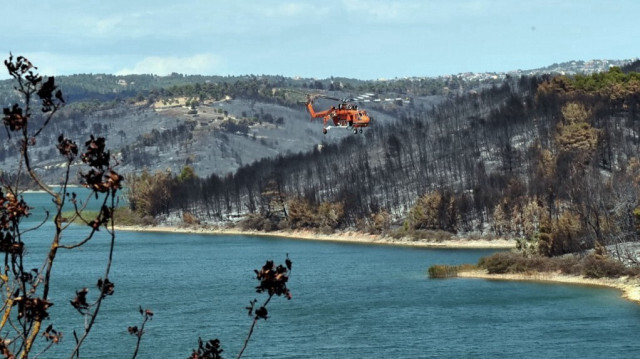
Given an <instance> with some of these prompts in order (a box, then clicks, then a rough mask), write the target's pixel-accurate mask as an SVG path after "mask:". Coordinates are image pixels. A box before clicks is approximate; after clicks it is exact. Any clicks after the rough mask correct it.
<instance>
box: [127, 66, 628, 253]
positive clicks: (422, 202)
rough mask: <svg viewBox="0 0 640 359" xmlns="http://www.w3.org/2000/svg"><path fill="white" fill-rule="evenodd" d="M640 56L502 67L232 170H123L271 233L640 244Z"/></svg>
mask: <svg viewBox="0 0 640 359" xmlns="http://www.w3.org/2000/svg"><path fill="white" fill-rule="evenodd" d="M637 66H638V64H637V63H632V64H630V65H628V66H625V67H623V68H619V67H613V68H611V69H610V70H609V71H608V72H606V73H598V74H593V75H577V76H560V75H557V76H552V75H542V76H522V77H520V78H512V77H507V79H506V80H505V81H504V82H502V83H499V84H494V85H493V86H490V87H487V88H485V89H483V90H481V91H469V92H463V93H458V94H456V95H453V96H448V97H447V98H446V100H445V101H443V102H442V103H440V104H439V105H436V106H433V107H432V108H424V107H417V106H411V105H409V106H403V107H399V108H396V109H395V110H394V113H393V116H395V118H397V121H395V122H392V123H387V124H383V125H376V126H373V127H372V128H370V129H368V131H366V132H365V134H364V135H362V136H361V135H358V136H353V137H348V138H345V139H343V140H342V141H340V142H339V143H335V144H326V145H324V146H319V147H318V148H317V149H316V150H314V151H311V152H304V153H303V152H301V153H297V154H290V155H280V156H277V157H275V158H264V159H262V160H259V161H256V162H255V163H251V164H248V165H245V166H243V167H241V168H240V169H239V170H238V171H237V172H235V173H232V174H228V175H226V176H223V175H216V174H212V175H209V176H206V177H198V176H197V175H195V174H194V173H193V171H192V169H191V170H190V168H189V167H188V166H186V167H185V169H184V170H183V171H182V173H179V174H171V173H167V172H155V173H154V172H149V171H145V172H143V173H142V174H139V175H136V176H131V177H130V178H128V183H129V186H130V205H131V208H132V209H133V210H134V211H137V212H138V213H140V214H141V215H143V216H145V215H146V216H153V217H157V216H161V215H163V214H164V215H166V214H169V213H175V212H178V213H182V214H183V216H187V217H189V218H190V221H191V222H202V223H207V222H215V221H229V220H236V219H238V218H242V221H240V223H239V225H241V226H244V227H246V228H254V229H259V230H266V231H269V230H275V229H290V228H292V229H296V228H311V229H315V230H318V231H323V232H331V231H334V230H339V229H345V228H356V229H358V230H361V231H367V232H372V233H385V234H390V235H398V236H407V235H421V233H423V232H424V231H437V232H441V233H449V234H451V235H454V234H455V235H465V234H480V235H485V236H487V235H489V236H498V237H509V238H520V239H521V240H522V241H523V243H532V244H533V246H535V250H536V251H538V252H539V253H540V254H544V255H548V256H553V255H560V254H564V253H569V252H579V251H585V250H588V249H591V248H594V246H596V244H598V245H615V244H619V243H623V242H629V241H637V240H638V224H639V222H638V220H639V219H640V206H639V204H638V200H637V198H638V196H637V193H638V185H639V180H640V177H639V175H640V163H639V162H638V158H637V155H636V154H637V153H638V145H639V143H640V142H639V138H638V132H639V131H640V128H639V127H640V126H639V125H640V121H639V114H640V112H639V110H640V107H639V103H640V102H639V100H640V87H639V84H640V82H639V81H638V79H639V78H640V77H639V75H638V73H637V72H635V71H634V70H635V69H636V68H637ZM194 89H195V87H194ZM172 91H177V90H172ZM402 91H404V92H403V93H407V92H409V91H411V90H410V89H409V88H405V89H404V90H398V92H402ZM254 93H256V94H259V93H260V91H258V92H254ZM269 93H270V94H277V93H278V92H277V91H271V92H269Z"/></svg>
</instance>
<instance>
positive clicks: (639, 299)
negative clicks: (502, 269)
mask: <svg viewBox="0 0 640 359" xmlns="http://www.w3.org/2000/svg"><path fill="white" fill-rule="evenodd" d="M458 278H479V279H487V280H508V281H523V282H547V283H558V284H572V285H588V286H596V287H607V288H613V289H618V290H620V291H621V292H622V298H624V299H627V300H629V301H632V302H635V303H637V304H640V279H638V278H629V277H620V278H585V277H582V276H573V275H566V274H559V273H553V272H538V273H506V274H489V273H487V271H486V270H484V269H478V270H466V271H460V272H458Z"/></svg>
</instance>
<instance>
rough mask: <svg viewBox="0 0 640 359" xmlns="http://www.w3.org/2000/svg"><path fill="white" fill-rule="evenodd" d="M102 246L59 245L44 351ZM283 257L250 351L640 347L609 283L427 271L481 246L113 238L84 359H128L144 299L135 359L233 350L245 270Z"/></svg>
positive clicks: (629, 352) (38, 249)
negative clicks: (204, 346)
mask: <svg viewBox="0 0 640 359" xmlns="http://www.w3.org/2000/svg"><path fill="white" fill-rule="evenodd" d="M46 229H47V227H46V226H45V228H43V230H41V231H38V232H36V233H33V234H32V235H31V236H30V238H29V239H28V240H27V244H28V245H29V253H30V255H32V256H33V257H37V258H41V256H39V255H38V254H39V253H42V252H44V251H45V250H46V248H47V247H48V242H49V236H48V235H47V233H46ZM81 229H82V228H79V227H74V228H72V229H71V230H70V232H69V233H68V235H67V237H66V238H67V239H66V240H69V241H71V240H77V239H79V238H81V235H80V233H81ZM106 247H107V239H106V238H105V237H98V238H95V240H93V241H92V242H91V243H89V245H88V246H86V247H84V248H82V249H81V250H76V251H62V252H60V253H59V256H58V262H57V263H56V267H55V270H54V273H53V274H54V277H53V281H52V285H53V286H54V293H55V296H54V297H53V301H54V303H55V305H54V306H53V307H52V308H51V310H50V312H51V318H52V322H53V323H54V325H55V327H56V328H57V329H58V330H60V331H62V332H64V333H65V338H64V342H63V344H61V345H60V346H59V347H58V348H55V349H54V351H50V352H48V353H47V355H46V356H45V357H52V358H56V357H66V356H68V353H69V347H70V346H71V345H72V344H73V335H72V331H73V330H74V329H76V330H81V328H82V325H83V319H82V317H81V316H80V315H79V314H77V312H75V310H74V309H73V308H72V307H71V306H70V305H69V304H68V303H69V302H68V301H69V300H71V299H73V297H74V295H75V291H76V290H79V289H81V288H83V287H89V288H90V290H91V291H93V292H94V293H95V289H94V288H95V282H96V281H97V279H98V278H99V277H101V276H102V275H103V267H104V263H105V261H106V258H107V253H106ZM286 253H288V254H289V256H290V258H291V259H292V261H293V272H292V275H291V279H290V283H289V287H290V289H291V291H292V293H293V299H292V300H290V301H287V300H285V299H284V298H279V297H278V298H274V299H273V300H272V302H271V303H270V304H269V314H270V318H269V319H268V320H267V321H261V322H259V323H258V326H257V328H256V330H255V333H254V336H253V337H252V340H251V342H250V344H249V347H248V349H247V351H246V352H245V356H244V357H245V358H494V357H500V358H505V357H506V358H511V357H514V358H515V357H517V358H602V357H607V358H633V357H637V353H638V352H639V350H640V343H639V342H638V340H637V338H638V333H640V306H639V305H637V304H634V303H631V302H628V301H625V300H623V299H621V298H620V293H619V292H618V291H616V290H610V289H603V288H594V287H586V286H567V285H557V284H542V283H527V282H504V281H487V280H479V279H446V280H430V279H428V277H427V274H426V270H427V268H428V267H429V266H430V265H433V264H443V263H445V264H458V263H474V262H476V261H477V260H478V258H480V257H481V256H483V255H486V254H488V253H491V251H488V250H432V249H416V248H401V247H388V246H374V245H356V244H345V243H324V242H314V241H300V240H291V239H282V238H275V237H273V238H269V237H262V238H260V237H249V236H212V235H194V234H192V235H183V234H167V233H137V232H120V233H119V234H118V241H117V246H116V253H115V260H114V267H113V271H112V275H111V280H112V281H113V282H114V283H115V285H116V286H115V295H114V296H113V297H109V298H107V300H106V301H105V303H104V305H103V311H102V312H101V315H100V317H99V320H98V323H97V324H96V327H95V329H94V331H93V332H92V334H91V336H90V340H89V341H88V342H87V344H86V346H85V348H84V351H83V352H82V354H83V357H90V358H126V357H130V356H131V353H132V352H133V348H134V345H135V338H134V337H131V336H129V335H128V333H127V326H129V325H139V324H140V315H139V314H138V307H139V306H142V307H143V308H149V309H151V310H153V311H154V312H155V316H154V318H153V320H152V321H151V322H149V323H148V324H147V328H146V329H147V332H146V334H145V335H144V337H143V341H142V345H141V349H140V350H141V353H140V354H139V356H138V357H139V358H186V357H187V356H188V355H189V354H190V353H191V350H192V349H193V348H195V347H196V346H197V339H198V337H199V336H201V337H202V338H203V339H211V338H216V337H217V338H219V339H220V340H221V342H222V347H223V349H224V350H225V352H224V353H223V354H225V357H226V358H233V357H235V356H236V354H237V352H238V350H239V349H240V347H241V346H242V343H243V340H244V337H245V336H246V334H247V331H248V329H249V326H250V324H251V318H250V317H248V316H247V314H246V311H245V310H244V307H245V306H246V305H247V304H248V302H249V300H251V299H253V298H259V296H258V294H256V293H255V291H254V287H255V285H256V284H257V281H256V280H255V279H254V273H253V269H256V268H260V267H261V266H262V265H263V264H264V261H265V260H266V259H274V260H275V261H276V262H278V263H281V262H283V261H284V258H285V254H286ZM35 263H36V262H34V264H35ZM37 263H39V259H38V262H37ZM36 265H37V264H36ZM46 324H47V325H48V323H46Z"/></svg>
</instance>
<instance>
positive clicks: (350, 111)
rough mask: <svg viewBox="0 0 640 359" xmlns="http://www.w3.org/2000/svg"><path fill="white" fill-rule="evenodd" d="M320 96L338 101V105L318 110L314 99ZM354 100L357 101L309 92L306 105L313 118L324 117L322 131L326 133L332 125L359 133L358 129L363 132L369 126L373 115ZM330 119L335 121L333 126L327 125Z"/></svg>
mask: <svg viewBox="0 0 640 359" xmlns="http://www.w3.org/2000/svg"><path fill="white" fill-rule="evenodd" d="M318 97H321V98H326V99H329V100H334V101H338V102H339V103H338V106H331V108H329V109H328V110H325V111H319V112H316V111H315V109H314V108H313V101H314V100H315V99H316V98H318ZM352 102H355V99H339V98H336V97H330V96H325V95H318V94H316V95H309V94H307V103H306V106H307V111H309V114H310V115H311V118H312V119H313V118H322V120H323V124H324V127H323V128H322V133H323V134H325V135H326V134H327V131H328V130H330V129H331V128H332V127H337V128H352V129H353V133H354V134H357V133H358V131H359V132H360V133H362V128H364V127H368V126H369V124H370V123H371V120H372V117H371V116H369V115H368V114H367V111H365V110H360V109H358V105H356V104H355V103H352ZM329 121H331V122H333V126H331V125H327V123H329Z"/></svg>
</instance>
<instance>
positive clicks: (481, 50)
mask: <svg viewBox="0 0 640 359" xmlns="http://www.w3.org/2000/svg"><path fill="white" fill-rule="evenodd" d="M9 7H10V8H9ZM639 13H640V1H637V0H612V1H599V0H598V1H596V0H577V1H576V0H556V1H548V0H534V1H518V0H395V1H392V0H370V1H367V0H322V1H317V0H300V1H294V0H229V1H223V0H201V1H198V0H127V1H124V0H108V1H104V0H56V1H42V0H22V1H19V2H18V1H15V2H13V4H12V5H11V6H5V7H4V9H3V10H2V15H3V16H2V20H1V21H0V34H2V35H0V54H2V56H3V57H4V59H6V58H8V56H9V53H10V52H11V53H13V54H14V56H17V55H22V56H25V57H27V58H28V59H29V60H31V61H32V62H33V63H34V64H35V65H36V66H38V69H39V72H40V74H42V75H48V76H51V75H70V74H79V73H85V74H86V73H92V74H101V73H107V74H118V75H123V74H157V75H168V74H170V73H172V72H176V73H180V74H201V75H223V76H226V75H249V74H253V75H284V76H288V77H295V76H300V77H307V78H318V79H324V78H329V77H332V76H333V77H349V78H358V79H363V80H372V79H382V78H385V79H391V78H403V77H413V76H419V77H422V76H430V77H435V76H443V75H449V74H458V73H462V72H506V71H511V70H517V69H523V70H525V69H534V68H540V67H545V66H548V65H551V64H553V63H560V62H565V61H572V60H592V59H613V60H624V59H635V58H637V57H638V56H639V54H640V46H639V45H640V36H639V35H640V26H638V24H637V15H638V14H639ZM5 78H8V75H6V74H5V72H4V71H2V72H1V73H0V79H5Z"/></svg>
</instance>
